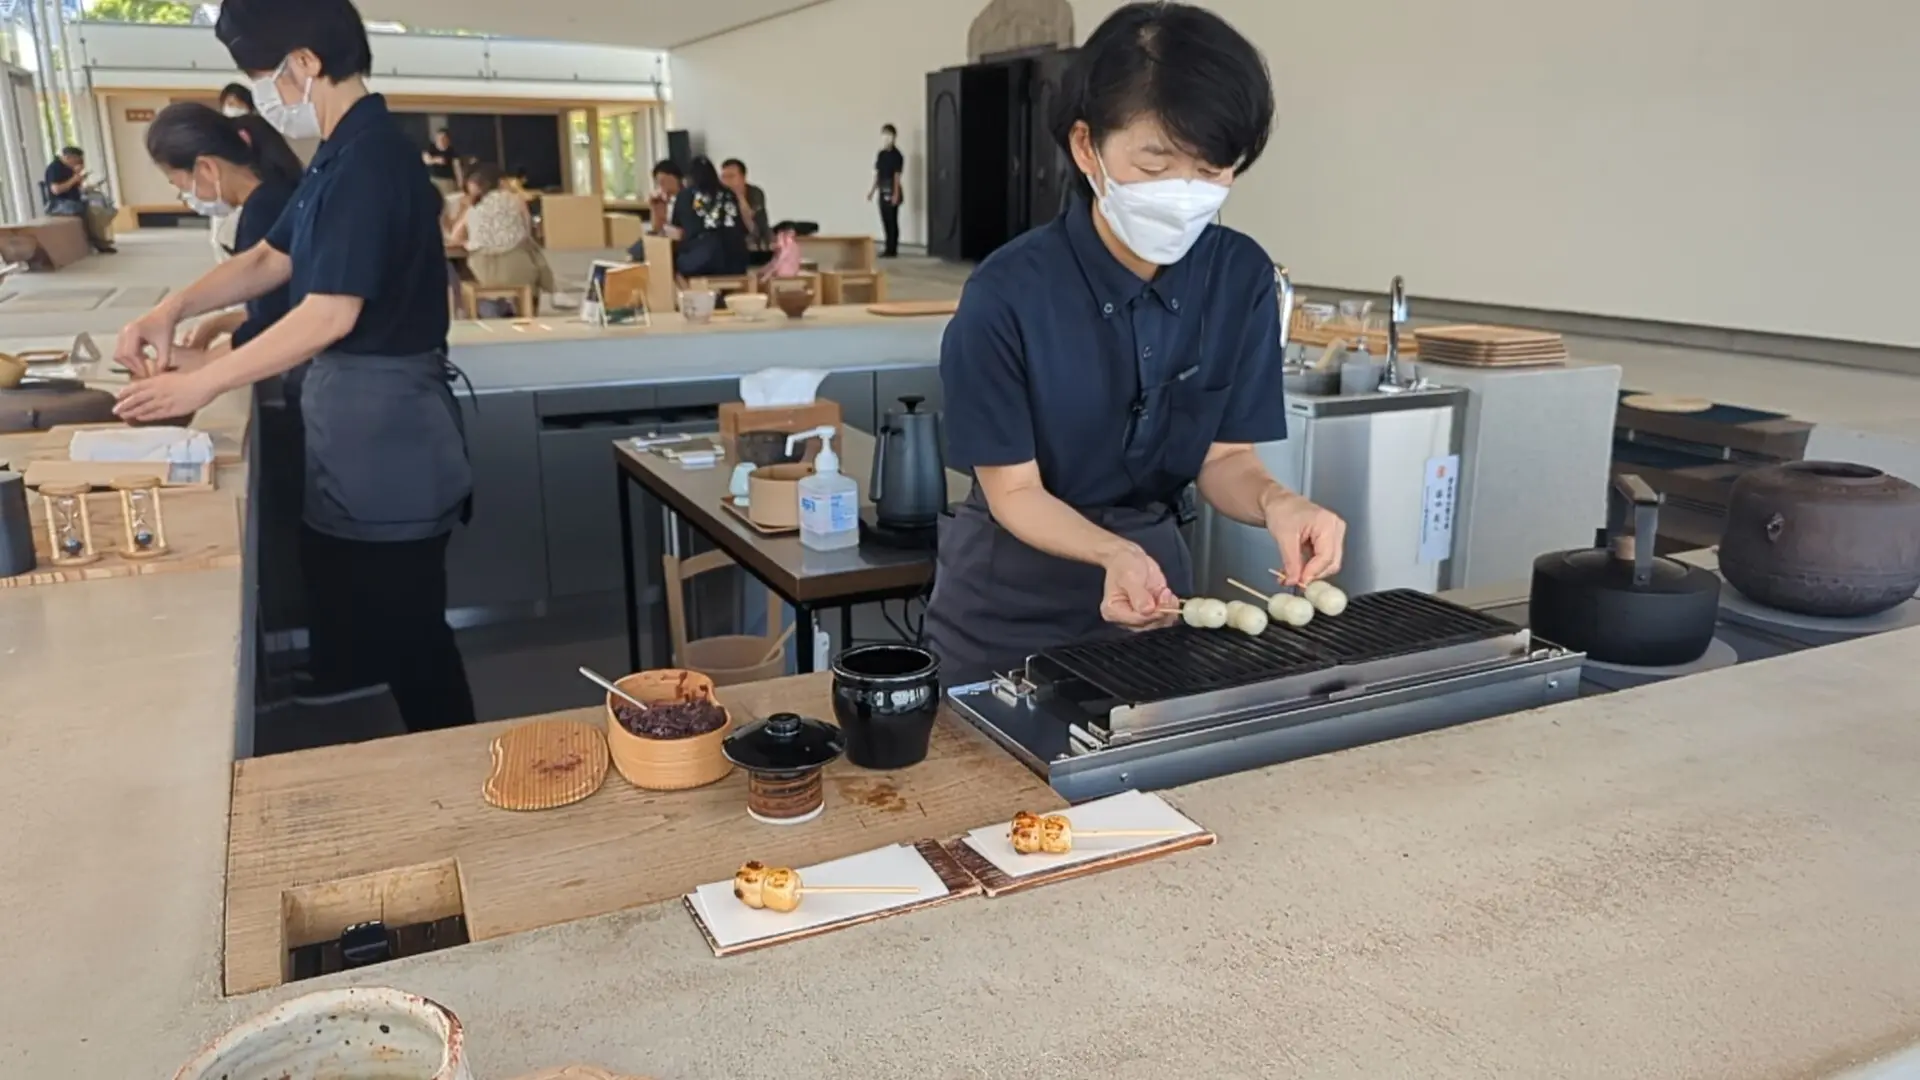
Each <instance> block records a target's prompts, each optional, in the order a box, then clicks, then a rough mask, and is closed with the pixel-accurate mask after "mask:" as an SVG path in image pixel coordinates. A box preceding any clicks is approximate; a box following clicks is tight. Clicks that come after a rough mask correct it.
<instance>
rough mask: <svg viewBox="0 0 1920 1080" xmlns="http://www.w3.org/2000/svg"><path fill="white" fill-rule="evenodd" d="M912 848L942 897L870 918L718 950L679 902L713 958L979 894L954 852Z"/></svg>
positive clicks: (693, 912)
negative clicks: (941, 885) (943, 887)
mask: <svg viewBox="0 0 1920 1080" xmlns="http://www.w3.org/2000/svg"><path fill="white" fill-rule="evenodd" d="M913 848H914V850H915V851H918V852H919V853H920V857H921V858H923V859H925V860H927V865H928V866H930V867H932V868H933V872H934V873H936V874H938V875H939V876H940V880H941V882H942V883H944V884H945V885H946V887H947V894H946V895H945V896H934V897H929V898H927V899H925V900H922V901H920V902H919V903H917V904H904V905H902V906H900V907H895V908H888V909H887V910H885V911H876V912H874V913H873V914H871V915H862V916H859V917H856V918H851V919H847V920H845V921H842V922H836V923H828V924H826V925H824V926H810V927H807V928H806V929H804V930H796V931H794V932H793V933H791V934H779V935H776V936H774V937H768V938H760V939H758V940H755V941H750V942H746V943H744V944H740V945H735V946H731V947H722V946H721V945H720V943H719V942H717V941H715V940H714V937H713V933H712V932H711V931H709V930H708V929H707V924H706V923H705V922H704V921H703V920H702V919H701V918H700V913H699V911H698V909H696V908H695V907H694V906H693V898H692V897H691V896H687V897H682V898H681V901H680V902H681V904H682V905H684V906H685V907H686V909H687V914H688V915H689V916H691V917H692V918H693V925H695V926H697V927H699V928H700V936H701V937H702V938H705V939H706V942H707V948H709V949H712V950H713V955H715V956H737V955H739V954H741V953H748V952H755V951H757V950H760V949H765V948H768V947H771V946H774V945H784V944H786V943H787V942H789V941H804V940H806V939H808V938H814V937H819V936H820V935H822V934H831V933H833V932H834V931H836V930H845V929H846V928H848V927H850V926H861V925H864V924H866V923H871V922H879V921H880V920H881V919H888V918H892V917H893V916H895V915H904V914H906V913H908V912H912V911H925V910H927V909H928V908H936V907H941V906H943V905H945V904H951V903H953V902H954V901H955V900H964V899H966V898H967V897H969V896H978V895H980V882H979V881H977V880H976V879H975V878H974V875H973V874H971V873H969V872H968V871H967V870H965V869H964V868H963V867H962V865H961V863H960V862H959V861H958V860H957V859H956V858H955V857H954V853H953V852H952V851H950V850H948V848H947V847H946V846H945V845H943V844H941V843H940V842H939V841H937V840H921V841H919V842H918V843H916V844H914V845H913Z"/></svg>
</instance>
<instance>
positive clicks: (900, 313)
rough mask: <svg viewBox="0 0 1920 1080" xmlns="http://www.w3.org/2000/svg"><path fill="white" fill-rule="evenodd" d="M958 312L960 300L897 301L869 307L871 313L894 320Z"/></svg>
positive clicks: (869, 305)
mask: <svg viewBox="0 0 1920 1080" xmlns="http://www.w3.org/2000/svg"><path fill="white" fill-rule="evenodd" d="M958 310H960V301H958V300H896V301H892V302H890V303H885V304H868V305H867V311H868V312H869V313H871V314H874V315H883V316H886V317H888V318H894V319H908V318H913V317H915V316H920V315H951V314H953V313H954V312H956V311H958Z"/></svg>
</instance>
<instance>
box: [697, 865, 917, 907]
mask: <svg viewBox="0 0 1920 1080" xmlns="http://www.w3.org/2000/svg"><path fill="white" fill-rule="evenodd" d="M919 894H920V890H919V889H917V888H915V887H913V886H911V885H806V884H803V883H802V882H801V880H800V871H798V870H789V869H787V868H786V867H783V866H771V867H770V866H762V865H761V864H759V863H757V862H750V863H747V864H746V865H745V866H742V867H741V868H740V869H739V870H738V871H737V872H735V873H734V875H733V895H734V898H735V899H737V900H739V901H740V902H741V903H743V904H745V905H747V906H748V907H750V908H753V909H755V910H759V909H762V908H764V909H766V910H768V911H777V912H780V913H781V914H783V915H784V914H786V913H787V912H790V911H796V910H798V909H799V907H800V898H801V897H803V896H808V895H821V896H826V895H840V896H918V895H919Z"/></svg>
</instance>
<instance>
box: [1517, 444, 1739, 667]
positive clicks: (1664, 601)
mask: <svg viewBox="0 0 1920 1080" xmlns="http://www.w3.org/2000/svg"><path fill="white" fill-rule="evenodd" d="M1660 501H1661V500H1660V495H1659V494H1658V493H1657V492H1655V491H1654V490H1653V488H1651V487H1649V486H1648V485H1647V482H1646V481H1644V480H1642V479H1640V478H1639V477H1638V476H1631V475H1623V476H1616V477H1614V479H1613V483H1612V485H1611V486H1610V487H1608V489H1607V527H1606V528H1605V529H1603V530H1601V531H1600V535H1599V538H1598V542H1599V546H1597V547H1592V548H1586V549H1583V550H1579V551H1556V552H1554V553H1553V554H1551V555H1542V556H1540V558H1538V559H1536V560H1534V563H1533V595H1532V598H1531V600H1530V601H1529V603H1528V609H1527V610H1528V622H1529V624H1530V626H1531V628H1532V630H1533V632H1534V633H1535V634H1538V635H1539V636H1540V637H1542V638H1545V639H1546V640H1547V641H1550V642H1552V643H1553V644H1555V645H1559V646H1562V647H1564V648H1568V649H1575V650H1578V651H1580V652H1584V653H1586V654H1587V655H1588V656H1590V657H1592V658H1593V659H1594V660H1597V661H1599V662H1600V663H1603V664H1625V665H1628V666H1632V667H1673V666H1675V665H1679V664H1691V663H1693V662H1694V661H1695V660H1698V659H1700V658H1701V657H1702V656H1705V655H1706V653H1707V649H1708V648H1709V647H1710V646H1711V645H1712V644H1713V630H1714V622H1715V620H1716V619H1717V618H1718V616H1719V614H1720V579H1719V577H1717V576H1716V575H1714V574H1713V573H1712V572H1711V571H1708V570H1702V569H1700V568H1699V567H1697V566H1688V565H1686V564H1685V563H1680V562H1675V561H1674V560H1672V559H1664V558H1660V557H1658V556H1656V555H1655V554H1654V553H1653V547H1654V541H1655V538H1656V537H1657V536H1658V535H1659V532H1660Z"/></svg>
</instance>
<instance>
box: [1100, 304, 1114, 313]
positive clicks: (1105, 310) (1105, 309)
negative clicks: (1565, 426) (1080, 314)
mask: <svg viewBox="0 0 1920 1080" xmlns="http://www.w3.org/2000/svg"><path fill="white" fill-rule="evenodd" d="M1100 312H1101V314H1103V315H1111V314H1113V305H1112V304H1108V305H1107V306H1105V307H1103V308H1101V309H1100Z"/></svg>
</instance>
